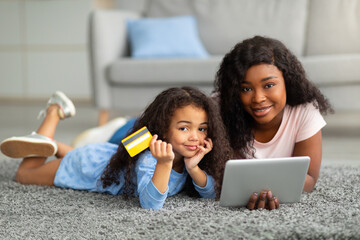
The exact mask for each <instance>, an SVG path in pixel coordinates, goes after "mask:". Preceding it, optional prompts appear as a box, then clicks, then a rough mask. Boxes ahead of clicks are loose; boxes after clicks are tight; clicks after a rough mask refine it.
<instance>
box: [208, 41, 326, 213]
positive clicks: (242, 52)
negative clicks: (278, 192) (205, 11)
mask: <svg viewBox="0 0 360 240" xmlns="http://www.w3.org/2000/svg"><path fill="white" fill-rule="evenodd" d="M215 92H217V94H218V95H217V97H218V98H219V102H220V109H221V115H222V117H223V120H224V124H225V126H226V129H227V133H228V135H229V139H230V144H231V147H232V149H233V150H234V151H235V155H238V157H241V156H242V155H243V152H244V149H246V151H245V152H246V154H247V157H248V158H272V157H291V156H309V157H310V159H311V161H310V166H309V170H308V173H307V176H306V180H305V185H304V189H303V191H304V192H311V191H312V190H313V189H314V186H315V184H316V181H317V179H318V176H319V170H320V165H321V158H322V138H321V129H322V128H323V127H324V126H325V124H326V123H325V121H324V119H323V117H322V115H321V114H326V113H327V112H332V108H331V106H330V104H329V102H328V100H327V99H326V98H325V97H324V96H323V95H322V94H321V92H320V90H319V89H318V88H317V87H315V86H314V85H313V84H312V83H311V82H310V81H309V80H308V79H307V78H306V74H305V71H304V69H303V67H302V65H301V63H300V61H299V60H298V59H297V58H296V57H295V55H293V54H292V53H291V52H290V51H289V50H288V49H287V48H286V47H285V45H284V44H282V43H281V42H280V41H278V40H275V39H271V38H265V37H259V36H256V37H253V38H250V39H247V40H244V41H243V42H241V43H238V44H237V45H236V46H235V47H234V48H233V49H232V50H231V51H230V52H229V53H228V54H226V55H225V57H224V59H223V61H222V63H221V65H220V69H219V71H218V72H217V77H216V81H215ZM237 150H241V151H237ZM272 199H273V196H272V194H271V191H262V192H261V193H254V194H253V195H252V196H251V197H250V201H249V204H248V208H249V209H255V208H264V207H265V208H270V209H273V208H277V206H276V204H274V201H273V200H272ZM266 200H267V201H266Z"/></svg>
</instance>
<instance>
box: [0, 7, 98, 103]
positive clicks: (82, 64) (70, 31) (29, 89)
mask: <svg viewBox="0 0 360 240" xmlns="http://www.w3.org/2000/svg"><path fill="white" fill-rule="evenodd" d="M94 5H95V4H94V1H93V0H0V99H4V98H5V99H6V98H10V99H13V98H14V99H32V98H48V96H49V95H50V94H51V93H52V92H54V91H55V90H62V91H64V92H66V93H67V94H68V95H69V96H70V97H73V98H78V99H90V96H91V95H90V91H91V90H90V79H89V78H90V74H89V66H88V53H87V21H88V14H89V13H90V11H91V10H92V9H93V8H94Z"/></svg>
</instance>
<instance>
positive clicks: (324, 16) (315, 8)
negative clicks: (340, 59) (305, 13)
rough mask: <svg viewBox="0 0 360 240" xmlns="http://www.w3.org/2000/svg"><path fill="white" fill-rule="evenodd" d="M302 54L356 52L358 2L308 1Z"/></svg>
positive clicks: (359, 18)
mask: <svg viewBox="0 0 360 240" xmlns="http://www.w3.org/2000/svg"><path fill="white" fill-rule="evenodd" d="M309 4H310V5H309V24H308V36H307V43H308V44H307V48H306V55H319V54H343V53H360V27H359V24H360V1H359V0H316V1H310V2H309Z"/></svg>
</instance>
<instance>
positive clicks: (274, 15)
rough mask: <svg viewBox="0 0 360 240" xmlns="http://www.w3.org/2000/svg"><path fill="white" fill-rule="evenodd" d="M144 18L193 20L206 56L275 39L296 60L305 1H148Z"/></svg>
mask: <svg viewBox="0 0 360 240" xmlns="http://www.w3.org/2000/svg"><path fill="white" fill-rule="evenodd" d="M145 14H146V15H147V16H150V17H164V16H176V15H182V14H191V15H194V16H196V18H197V20H198V26H199V33H200V38H201V40H202V42H203V44H204V46H205V48H206V49H207V50H208V52H209V53H210V54H215V55H221V54H225V53H227V52H228V51H230V49H231V48H232V47H233V46H234V45H235V44H236V43H238V42H240V41H242V40H244V39H245V38H249V37H253V36H254V35H262V36H269V37H273V38H277V39H279V40H281V41H283V42H284V43H285V44H286V45H287V46H288V47H289V48H290V49H291V50H292V51H293V52H294V53H295V54H296V55H298V56H300V55H302V54H303V50H304V40H305V27H306V17H307V0H297V1H288V0H251V1H249V0H192V1H184V0H149V3H148V7H147V9H146V10H145Z"/></svg>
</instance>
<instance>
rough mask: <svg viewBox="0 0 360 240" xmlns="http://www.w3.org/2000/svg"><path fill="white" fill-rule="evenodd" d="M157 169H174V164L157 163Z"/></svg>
mask: <svg viewBox="0 0 360 240" xmlns="http://www.w3.org/2000/svg"><path fill="white" fill-rule="evenodd" d="M156 167H159V168H162V169H172V167H173V162H172V161H171V162H170V161H169V162H157V163H156Z"/></svg>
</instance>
